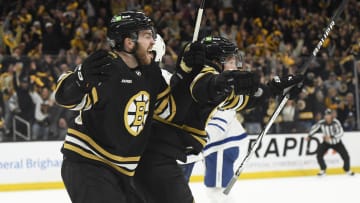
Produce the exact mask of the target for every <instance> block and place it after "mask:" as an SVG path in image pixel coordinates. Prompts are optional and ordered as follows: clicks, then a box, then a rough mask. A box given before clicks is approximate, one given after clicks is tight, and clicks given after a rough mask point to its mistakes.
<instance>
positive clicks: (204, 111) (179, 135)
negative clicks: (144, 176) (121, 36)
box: [149, 65, 249, 160]
mask: <svg viewBox="0 0 360 203" xmlns="http://www.w3.org/2000/svg"><path fill="white" fill-rule="evenodd" d="M216 74H219V71H218V70H217V69H216V68H214V67H212V66H210V65H206V66H205V67H204V68H203V69H202V70H201V72H200V73H199V74H197V75H196V77H193V78H192V80H191V81H190V83H189V84H186V83H188V82H189V81H182V82H181V83H182V84H179V85H177V87H176V88H173V89H172V95H173V96H174V98H175V105H173V107H175V106H176V113H175V114H172V116H171V117H170V116H167V115H166V114H155V115H154V118H155V120H156V121H157V123H155V124H154V128H155V130H154V132H153V133H152V137H151V142H150V145H149V148H150V150H156V151H159V152H162V153H166V154H167V155H170V156H175V158H176V159H179V160H184V159H186V158H185V157H186V155H185V154H184V152H185V153H198V152H200V151H201V150H202V149H203V147H204V146H205V144H206V142H207V134H206V131H205V126H206V124H207V121H208V120H209V119H210V118H211V115H212V114H213V112H214V111H215V109H216V108H217V107H218V106H219V108H221V109H224V110H225V109H234V110H237V111H238V110H241V109H243V108H245V107H246V106H247V104H248V102H249V96H245V95H235V94H234V92H232V93H231V94H230V95H227V96H224V97H220V98H217V100H213V99H211V98H210V94H209V89H210V90H211V87H209V83H210V80H211V79H212V78H213V77H214V76H215V75H216ZM189 78H191V77H189ZM169 129H170V130H169ZM171 129H172V130H171ZM169 146H170V147H169Z"/></svg>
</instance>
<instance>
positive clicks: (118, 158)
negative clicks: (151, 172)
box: [68, 128, 140, 162]
mask: <svg viewBox="0 0 360 203" xmlns="http://www.w3.org/2000/svg"><path fill="white" fill-rule="evenodd" d="M68 133H69V134H72V135H74V136H76V137H79V138H80V139H82V140H84V141H86V142H87V143H89V145H90V146H91V147H93V148H94V149H96V150H97V151H98V152H99V153H101V154H102V155H104V156H105V157H107V158H110V159H113V160H115V161H119V162H124V161H139V160H140V156H134V157H123V156H119V155H114V154H111V153H110V152H108V151H106V150H105V149H103V148H102V147H100V146H99V145H98V144H97V143H96V142H95V141H94V140H93V139H92V138H90V137H89V136H87V135H86V134H84V133H82V132H80V131H77V130H75V129H72V128H69V129H68Z"/></svg>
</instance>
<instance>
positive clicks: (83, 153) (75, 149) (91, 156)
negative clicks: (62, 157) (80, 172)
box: [64, 143, 135, 176]
mask: <svg viewBox="0 0 360 203" xmlns="http://www.w3.org/2000/svg"><path fill="white" fill-rule="evenodd" d="M64 149H68V150H70V151H73V152H76V153H77V154H80V155H81V156H83V157H86V158H88V159H92V160H96V161H100V162H102V163H105V164H107V165H109V166H111V167H112V168H114V169H115V170H117V171H119V172H120V173H122V174H125V175H127V176H134V174H135V171H127V170H125V169H123V168H121V167H119V166H116V165H114V164H113V163H111V162H110V161H108V160H106V159H100V158H99V157H97V156H95V155H94V154H90V153H88V152H86V151H84V150H83V149H81V148H79V147H77V146H74V145H71V144H66V143H65V144H64Z"/></svg>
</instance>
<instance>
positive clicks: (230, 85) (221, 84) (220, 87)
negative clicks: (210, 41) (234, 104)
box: [214, 71, 235, 95]
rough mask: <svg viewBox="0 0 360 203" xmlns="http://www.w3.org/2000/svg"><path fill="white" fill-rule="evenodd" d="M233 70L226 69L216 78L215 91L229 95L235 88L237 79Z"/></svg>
mask: <svg viewBox="0 0 360 203" xmlns="http://www.w3.org/2000/svg"><path fill="white" fill-rule="evenodd" d="M232 72H233V71H224V72H222V73H220V74H219V75H216V76H215V78H214V84H215V86H214V87H215V91H216V93H217V94H218V95H229V94H230V92H231V91H232V90H233V89H234V86H235V79H234V75H233V73H232Z"/></svg>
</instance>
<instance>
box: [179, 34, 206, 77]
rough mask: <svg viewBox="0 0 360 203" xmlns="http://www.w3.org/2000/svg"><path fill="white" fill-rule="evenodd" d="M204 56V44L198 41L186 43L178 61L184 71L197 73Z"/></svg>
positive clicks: (203, 61) (202, 63)
mask: <svg viewBox="0 0 360 203" xmlns="http://www.w3.org/2000/svg"><path fill="white" fill-rule="evenodd" d="M205 57H206V56H205V46H204V45H203V44H201V43H200V41H196V42H193V43H190V44H187V45H186V46H185V49H184V53H183V56H182V60H181V62H180V67H181V69H182V70H183V71H184V72H186V73H190V72H192V71H195V72H196V73H198V72H200V71H201V69H202V68H203V66H204V64H205Z"/></svg>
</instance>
